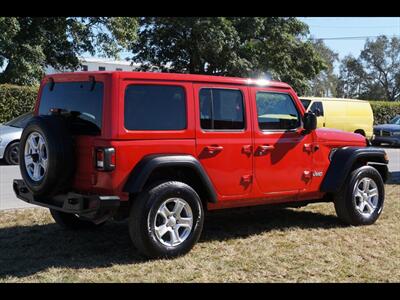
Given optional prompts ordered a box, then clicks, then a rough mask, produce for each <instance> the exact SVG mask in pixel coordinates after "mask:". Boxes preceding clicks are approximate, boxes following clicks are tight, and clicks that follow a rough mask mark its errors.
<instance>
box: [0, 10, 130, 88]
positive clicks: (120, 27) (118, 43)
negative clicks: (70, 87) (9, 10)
mask: <svg viewBox="0 0 400 300" xmlns="http://www.w3.org/2000/svg"><path fill="white" fill-rule="evenodd" d="M0 32H1V34H0V69H1V68H2V67H3V68H4V70H3V71H2V72H0V83H12V84H20V85H34V84H37V83H38V82H39V80H40V79H41V77H42V76H43V75H44V69H45V67H47V66H51V67H53V68H55V69H58V70H62V69H64V68H65V69H71V70H76V69H77V68H78V67H79V66H80V63H79V59H78V56H79V55H81V54H84V53H89V54H90V55H100V56H106V57H113V58H118V54H119V52H120V51H121V50H122V49H125V48H127V47H128V46H129V44H130V43H132V42H133V41H135V39H136V34H137V18H129V17H84V18H82V17H0Z"/></svg>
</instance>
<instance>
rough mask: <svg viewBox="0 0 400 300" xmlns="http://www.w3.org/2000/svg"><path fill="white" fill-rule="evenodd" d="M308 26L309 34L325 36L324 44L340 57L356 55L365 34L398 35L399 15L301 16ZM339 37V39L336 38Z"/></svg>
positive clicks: (399, 33)
mask: <svg viewBox="0 0 400 300" xmlns="http://www.w3.org/2000/svg"><path fill="white" fill-rule="evenodd" d="M299 19H300V20H301V21H303V22H305V23H306V24H307V25H308V26H309V30H310V36H312V37H313V38H326V39H324V42H325V44H326V45H327V46H328V47H329V48H331V49H332V50H333V51H335V52H336V53H338V54H339V58H340V59H342V58H344V57H345V56H346V55H348V54H351V55H353V56H355V57H358V56H359V54H360V52H361V51H362V49H363V48H364V44H365V41H366V38H365V37H367V36H370V37H376V36H379V35H387V36H389V37H392V36H394V35H396V36H397V37H400V17H301V18H299ZM338 38H339V39H338Z"/></svg>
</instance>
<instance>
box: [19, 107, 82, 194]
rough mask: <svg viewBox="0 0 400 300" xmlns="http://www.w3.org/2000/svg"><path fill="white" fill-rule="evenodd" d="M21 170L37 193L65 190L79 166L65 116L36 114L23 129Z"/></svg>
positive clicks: (54, 192) (31, 189) (23, 176)
mask: <svg viewBox="0 0 400 300" xmlns="http://www.w3.org/2000/svg"><path fill="white" fill-rule="evenodd" d="M19 161H20V164H19V166H20V170H21V175H22V178H23V179H24V181H25V183H26V185H27V187H28V188H29V190H30V191H31V192H32V193H33V194H34V195H35V196H53V195H55V194H58V193H61V192H62V191H65V190H66V189H67V188H68V187H69V184H70V181H71V178H72V174H73V171H74V167H75V163H74V162H75V160H74V151H73V141H72V135H71V133H70V132H69V130H68V126H67V123H66V121H65V120H64V119H63V118H62V117H61V116H54V115H52V116H35V117H33V118H32V119H31V120H30V121H29V123H28V124H27V126H26V127H25V129H24V130H23V132H22V135H21V140H20V151H19Z"/></svg>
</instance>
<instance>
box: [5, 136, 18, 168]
mask: <svg viewBox="0 0 400 300" xmlns="http://www.w3.org/2000/svg"><path fill="white" fill-rule="evenodd" d="M4 158H5V160H6V163H7V164H9V165H18V163H19V142H13V143H11V144H9V145H8V146H7V150H6V152H5V153H4Z"/></svg>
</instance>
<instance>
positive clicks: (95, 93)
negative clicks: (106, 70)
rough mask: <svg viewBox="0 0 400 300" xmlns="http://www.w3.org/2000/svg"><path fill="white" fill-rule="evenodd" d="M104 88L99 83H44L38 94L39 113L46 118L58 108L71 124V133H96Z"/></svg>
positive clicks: (100, 115) (99, 131)
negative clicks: (39, 94)
mask: <svg viewBox="0 0 400 300" xmlns="http://www.w3.org/2000/svg"><path fill="white" fill-rule="evenodd" d="M103 94H104V85H103V83H102V82H96V83H95V84H94V86H93V83H92V82H89V81H80V82H56V83H55V84H54V86H53V89H51V83H47V84H46V85H45V86H44V88H43V91H42V96H41V100H40V107H39V114H40V115H49V114H51V110H52V109H61V110H62V113H63V114H65V115H66V116H67V118H68V120H69V121H70V122H71V124H72V130H73V133H75V134H93V135H96V134H100V133H101V122H102V114H103Z"/></svg>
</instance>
